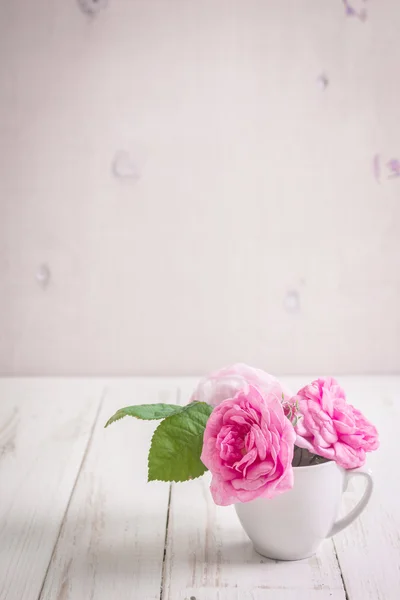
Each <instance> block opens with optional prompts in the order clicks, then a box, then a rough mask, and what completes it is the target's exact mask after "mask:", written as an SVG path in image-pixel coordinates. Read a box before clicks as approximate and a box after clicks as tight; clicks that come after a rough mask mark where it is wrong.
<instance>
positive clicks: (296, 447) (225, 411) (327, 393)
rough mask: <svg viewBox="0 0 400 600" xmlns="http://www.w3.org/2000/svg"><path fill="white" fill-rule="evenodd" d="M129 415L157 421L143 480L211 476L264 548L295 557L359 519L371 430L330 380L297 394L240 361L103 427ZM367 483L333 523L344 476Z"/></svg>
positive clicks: (373, 437) (220, 499)
mask: <svg viewBox="0 0 400 600" xmlns="http://www.w3.org/2000/svg"><path fill="white" fill-rule="evenodd" d="M126 415H131V416H134V417H137V418H139V419H163V421H162V422H161V423H160V425H159V426H158V428H157V429H156V431H155V433H154V436H153V439H152V443H151V447H150V452H149V481H152V480H156V479H157V480H162V481H185V480H189V479H193V478H195V477H198V476H200V475H202V474H203V473H204V472H205V471H206V470H207V469H209V470H210V472H211V475H212V481H211V487H210V490H211V494H212V497H213V499H214V502H215V503H216V504H218V505H220V506H227V505H230V504H234V505H235V509H236V512H237V514H238V517H239V520H240V522H241V524H242V526H243V528H244V530H245V531H246V533H247V535H248V536H249V538H250V539H251V540H252V542H253V544H254V547H255V549H256V551H257V552H259V553H260V554H262V555H264V556H266V557H268V558H274V559H280V560H298V559H302V558H306V557H308V556H311V555H312V554H314V553H315V552H316V551H317V549H318V547H319V546H320V544H321V543H322V541H323V540H324V539H325V538H327V537H331V536H332V535H335V534H336V533H338V532H339V531H341V530H342V529H344V528H345V527H347V525H349V524H350V523H351V522H352V521H353V520H354V519H355V518H357V517H358V516H359V514H360V513H361V512H362V510H363V509H364V508H365V506H366V505H367V503H368V501H369V498H370V496H371V493H372V488H373V482H372V477H371V474H370V472H369V471H368V470H366V469H364V468H363V467H364V464H365V460H366V453H367V452H370V451H372V450H376V449H377V448H378V445H379V442H378V433H377V430H376V428H375V427H374V426H373V425H372V424H371V423H370V422H369V421H368V420H367V419H366V418H365V417H364V416H363V415H362V414H361V412H360V411H358V410H357V409H355V408H354V407H353V406H352V405H351V404H348V403H347V402H346V398H345V393H344V391H343V390H342V388H341V387H340V386H339V385H338V383H337V382H336V381H335V379H333V378H320V379H317V380H315V381H313V382H312V383H310V384H309V385H307V386H305V387H304V388H302V389H301V390H300V391H299V392H298V393H297V394H296V395H292V394H291V392H290V391H289V390H288V389H287V388H286V387H285V386H283V385H282V384H281V383H280V382H279V381H278V380H277V379H276V378H275V377H273V376H271V375H269V374H268V373H266V372H264V371H262V370H260V369H255V368H253V367H249V366H247V365H243V364H237V365H233V366H232V367H228V368H225V369H221V370H220V371H217V372H215V373H212V374H211V375H209V376H207V377H205V378H204V379H203V380H202V381H201V382H200V384H199V386H198V387H197V389H196V390H195V391H194V393H193V395H192V398H191V401H190V403H189V404H188V405H186V406H180V407H179V406H175V405H168V404H154V405H140V406H131V407H126V408H123V409H120V410H119V411H118V412H117V413H116V414H115V415H114V416H113V417H112V418H111V419H110V420H109V421H108V423H107V425H109V424H110V423H112V422H114V421H116V420H118V419H120V418H122V417H124V416H126ZM353 476H359V477H364V478H365V479H366V483H367V486H366V490H365V492H364V495H363V496H362V498H361V499H360V501H359V502H358V504H357V505H356V506H355V508H353V510H352V511H351V512H350V513H349V514H348V515H347V516H345V517H344V518H342V519H340V520H337V518H338V513H339V509H340V503H341V497H342V493H343V491H344V490H345V488H346V485H347V481H348V479H349V478H350V477H353Z"/></svg>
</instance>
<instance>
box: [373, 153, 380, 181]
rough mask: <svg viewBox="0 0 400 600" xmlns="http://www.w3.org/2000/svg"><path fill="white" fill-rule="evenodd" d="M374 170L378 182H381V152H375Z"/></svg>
mask: <svg viewBox="0 0 400 600" xmlns="http://www.w3.org/2000/svg"><path fill="white" fill-rule="evenodd" d="M372 171H373V174H374V177H375V179H376V181H377V182H378V183H380V182H381V157H380V154H375V156H374V158H373V160H372Z"/></svg>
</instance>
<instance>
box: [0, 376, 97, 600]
mask: <svg viewBox="0 0 400 600" xmlns="http://www.w3.org/2000/svg"><path fill="white" fill-rule="evenodd" d="M101 392H102V386H101V385H99V384H98V383H94V382H89V381H86V380H79V381H78V380H68V381H67V380H63V379H57V380H48V379H45V380H42V379H3V380H0V598H1V600H36V599H37V598H38V596H39V594H40V589H41V586H42V584H43V580H44V577H45V573H46V569H47V566H48V564H49V561H50V557H51V554H52V552H53V549H54V546H55V543H56V540H57V536H58V534H59V530H60V526H61V523H62V519H63V516H64V513H65V510H66V507H67V504H68V501H69V498H70V496H71V493H72V489H73V486H74V483H75V481H76V478H77V475H78V472H79V468H80V465H81V463H82V460H83V457H84V453H85V450H86V447H87V445H88V441H89V438H90V435H91V430H92V427H93V425H94V421H95V417H96V413H97V410H98V407H99V404H100V398H101Z"/></svg>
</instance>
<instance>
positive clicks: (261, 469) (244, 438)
mask: <svg viewBox="0 0 400 600" xmlns="http://www.w3.org/2000/svg"><path fill="white" fill-rule="evenodd" d="M295 439H296V434H295V431H294V428H293V425H292V424H291V423H290V421H289V420H288V419H287V418H286V417H285V414H284V411H283V408H282V405H281V402H280V400H279V398H278V397H277V396H276V394H275V392H274V391H273V392H272V393H271V394H268V393H265V394H263V395H262V394H261V392H260V391H259V390H258V389H257V388H256V387H254V386H253V385H248V386H247V387H246V389H243V390H241V391H239V392H238V393H237V394H236V395H235V397H234V398H229V399H228V400H223V401H222V402H221V403H220V404H219V405H218V406H217V407H216V408H215V409H214V410H213V412H212V413H211V416H210V418H209V419H208V421H207V425H206V429H205V432H204V442H203V452H202V455H201V460H202V462H203V463H204V464H205V466H206V467H208V469H210V471H211V473H212V482H211V488H210V489H211V493H212V496H213V498H214V502H215V503H216V504H219V505H220V506H226V505H228V504H234V503H237V502H249V501H250V500H254V499H255V498H273V497H274V496H276V495H277V494H280V493H282V492H286V491H287V490H290V489H291V488H292V487H293V469H292V459H293V449H294V441H295Z"/></svg>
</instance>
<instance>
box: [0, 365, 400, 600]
mask: <svg viewBox="0 0 400 600" xmlns="http://www.w3.org/2000/svg"><path fill="white" fill-rule="evenodd" d="M309 380H310V378H307V377H296V378H290V377H289V378H285V381H286V382H287V383H288V384H289V385H290V386H291V387H292V389H294V390H297V389H298V388H299V387H300V386H301V385H303V384H304V383H306V382H307V381H309ZM340 383H341V384H342V385H343V387H344V388H345V390H346V391H347V394H348V398H349V401H351V402H352V403H354V404H355V405H356V406H358V407H359V408H360V409H361V410H363V411H364V412H365V414H366V415H367V416H368V417H369V418H370V419H371V420H372V421H373V422H374V423H375V424H376V425H377V427H378V428H379V431H380V434H381V449H380V450H379V451H378V452H376V453H374V454H371V456H370V458H369V466H370V467H371V468H372V469H373V471H374V475H375V481H376V489H375V492H374V496H373V499H372V501H371V503H370V505H369V507H368V508H367V510H366V511H365V512H364V513H363V515H362V516H361V518H360V519H359V520H358V521H356V522H355V523H354V524H353V525H352V526H351V527H349V528H348V529H347V530H346V531H344V532H343V533H341V534H339V535H338V536H336V537H335V538H334V539H333V540H328V541H326V542H325V544H324V546H323V548H322V550H321V552H320V553H319V554H318V555H317V556H315V557H313V558H310V559H307V560H304V561H299V562H293V563H284V562H275V561H270V560H267V559H264V558H262V557H261V556H259V555H258V554H256V553H255V552H254V551H253V549H252V546H251V544H250V542H249V540H248V539H247V537H246V535H245V534H244V532H243V531H242V529H241V527H240V525H239V522H238V520H237V518H236V514H235V512H234V510H233V508H232V507H226V508H221V507H216V506H215V505H214V504H213V502H212V501H211V498H210V495H209V493H208V490H207V487H208V481H207V478H202V479H199V480H196V481H193V482H188V483H184V484H174V485H172V486H169V484H163V483H152V484H147V483H146V475H147V473H146V457H147V451H148V447H149V443H150V438H151V434H152V431H153V429H154V428H155V427H156V423H149V422H139V421H136V420H135V419H130V418H125V419H124V420H122V421H120V422H119V423H116V424H115V425H113V426H112V427H110V428H108V429H106V430H105V429H104V427H103V426H104V423H105V422H106V420H107V418H108V417H109V416H110V415H111V414H112V413H113V412H114V411H115V410H116V409H117V408H119V407H121V406H125V405H129V404H140V403H144V402H171V403H174V402H185V401H186V400H187V398H188V396H189V393H190V392H191V390H192V389H193V387H194V384H195V380H193V379H187V378H186V379H107V380H106V379H3V380H0V600H136V599H137V600H147V599H154V600H160V599H165V600H167V599H168V600H185V599H186V600H193V598H196V600H250V599H252V600H261V599H263V600H291V599H293V600H314V599H315V600H317V599H318V600H323V599H328V598H329V599H330V600H399V599H400V469H399V465H400V453H399V440H400V430H399V427H400V377H370V378H356V377H351V378H350V377H347V378H346V377H342V378H340ZM359 493H360V489H358V488H356V487H353V488H352V489H351V490H350V491H348V492H347V493H346V494H345V496H344V501H343V504H344V509H345V510H348V508H349V507H350V506H351V504H352V503H353V502H354V501H355V497H356V496H357V495H358V494H359Z"/></svg>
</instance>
